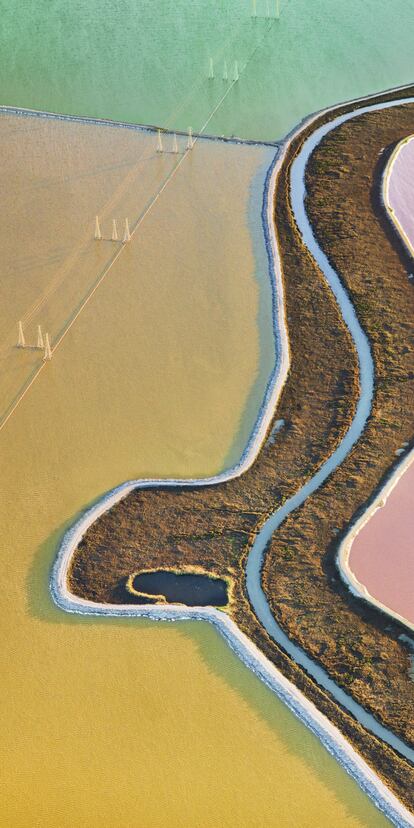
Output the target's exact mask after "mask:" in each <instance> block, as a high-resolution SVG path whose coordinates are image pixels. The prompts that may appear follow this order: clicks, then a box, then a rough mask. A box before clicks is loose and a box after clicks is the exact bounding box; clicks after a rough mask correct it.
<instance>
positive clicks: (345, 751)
mask: <svg viewBox="0 0 414 828" xmlns="http://www.w3.org/2000/svg"><path fill="white" fill-rule="evenodd" d="M402 88H404V87H402ZM369 97H378V96H377V95H373V96H369ZM369 97H368V98H364V99H361V100H369ZM409 100H412V99H407V100H406V101H405V102H408V101H409ZM391 105H397V102H393V103H392V104H391ZM340 106H341V105H338V106H337V107H334V108H333V110H335V109H338V108H339V107H340ZM375 108H383V107H381V105H379V106H376V107H375V106H373V107H370V109H375ZM333 110H329V109H327V110H324V112H328V111H333ZM22 114H24V113H22ZM320 114H321V113H316V114H315V115H314V116H312V117H310V118H309V119H306V120H305V121H304V122H302V124H301V125H300V126H299V128H298V129H297V130H296V131H295V132H293V133H291V134H290V135H289V136H288V139H287V140H286V142H285V144H284V146H283V151H282V153H281V155H280V156H279V158H278V159H277V161H276V164H274V167H273V172H272V176H271V180H270V185H271V186H269V182H267V185H268V186H267V211H266V219H267V225H268V229H270V249H269V245H268V252H269V253H270V252H271V254H272V256H273V267H274V277H275V281H276V284H277V287H278V288H279V291H280V292H279V294H277V295H276V297H275V296H274V304H273V317H274V326H275V331H274V333H275V337H276V340H277V342H278V343H279V347H280V350H279V352H278V353H279V362H280V368H279V374H278V377H277V379H275V381H274V387H273V393H270V394H268V396H267V404H268V406H270V405H271V404H272V400H273V402H274V405H275V404H276V400H277V397H278V395H279V393H280V390H281V388H282V387H283V384H284V381H285V379H286V376H287V372H288V369H289V346H288V338H287V331H286V320H285V313H284V301H283V295H284V294H283V282H282V277H281V270H280V260H279V255H278V250H277V243H276V238H275V234H274V229H273V221H272V213H273V191H274V186H275V180H276V176H277V173H278V171H279V169H280V166H281V163H282V161H283V159H284V156H285V154H286V151H287V149H288V146H289V144H290V142H291V140H293V137H295V136H296V135H297V134H299V133H300V132H301V131H302V130H303V129H304V128H305V127H306V126H307V125H308V124H310V123H312V122H313V121H314V120H315V119H316V118H317V117H318V116H319V115H320ZM49 117H50V116H49ZM258 143H259V142H258ZM281 305H282V307H281ZM275 308H276V309H277V310H275ZM277 320H278V321H279V322H280V323H281V327H280V328H279V327H278V326H277ZM276 388H277V389H278V393H277V394H275V393H274V391H275V390H276ZM268 390H271V389H268ZM263 408H264V405H263V406H262V409H261V412H260V414H259V420H258V426H259V427H258V428H256V430H255V431H254V432H253V435H252V439H251V441H250V442H249V445H248V447H247V448H246V451H245V453H244V455H243V457H242V458H241V461H240V463H239V464H237V466H236V467H235V468H234V469H233V470H229V471H227V472H225V473H223V474H221V475H217V476H216V477H214V478H209V479H204V480H203V479H201V480H185V481H183V480H137V481H130V482H128V483H125V484H123V485H121V486H119V487H117V488H116V489H114V490H113V491H111V492H109V493H108V494H107V495H106V496H105V497H104V498H103V499H102V500H101V501H100V502H99V503H98V504H97V505H96V506H95V507H92V508H91V509H89V510H88V511H87V512H86V513H85V514H84V515H83V516H82V517H81V518H80V519H79V520H78V522H77V523H76V524H75V525H74V526H73V527H72V528H71V529H70V530H68V532H67V533H66V534H65V536H64V538H63V540H62V543H61V546H60V548H59V551H58V555H57V558H56V561H55V565H54V567H53V571H52V575H51V584H50V586H51V593H52V596H53V598H54V600H55V602H56V604H57V605H58V606H59V607H61V608H62V609H64V610H65V611H67V612H72V613H82V614H86V615H97V616H101V615H109V616H113V617H120V616H125V617H141V618H143V617H144V618H150V619H153V620H166V621H178V620H183V621H184V620H204V621H208V622H210V623H211V624H213V626H215V627H216V628H217V629H218V630H219V631H220V632H221V634H222V635H223V636H224V638H225V639H226V641H227V643H228V644H229V646H230V647H231V648H232V649H233V650H234V652H235V653H236V654H237V655H238V656H239V658H240V659H241V660H242V661H243V662H244V663H245V664H246V665H247V666H248V667H250V669H251V670H253V672H254V673H255V674H256V675H257V676H258V677H259V678H261V679H262V681H264V682H265V683H266V684H267V686H269V687H270V688H271V689H272V690H273V691H274V692H276V694H277V695H278V697H279V698H280V699H282V700H283V701H284V702H285V703H286V704H287V706H288V707H289V708H290V709H291V710H292V712H293V713H295V715H296V716H297V717H298V718H299V719H300V720H301V721H302V722H304V724H306V725H307V727H309V728H310V729H311V730H312V732H313V733H315V735H317V736H318V738H319V739H320V741H321V742H322V743H323V744H324V745H325V747H326V748H327V749H328V751H329V752H330V753H331V754H332V755H333V756H335V758H336V759H337V760H338V761H339V762H340V764H341V765H342V766H343V767H344V768H345V770H346V771H347V772H348V773H349V774H350V775H351V776H352V777H353V778H354V779H355V781H357V783H358V784H359V786H360V787H361V788H362V789H363V790H364V791H365V792H366V793H367V794H368V796H370V798H371V799H372V800H373V801H374V802H375V804H376V805H377V807H378V808H379V809H380V810H381V811H383V812H384V813H385V814H386V815H387V817H388V818H389V819H390V820H391V821H392V822H393V823H394V824H395V825H397V826H406V825H410V826H413V825H414V817H413V815H412V814H411V813H410V812H409V811H408V810H407V809H406V808H405V807H404V806H403V805H402V803H401V802H400V801H399V800H398V799H397V798H396V797H395V796H394V794H393V793H392V792H391V791H390V790H389V789H388V788H387V787H386V786H385V785H384V783H383V782H382V780H381V779H380V778H379V777H378V776H377V774H375V772H374V771H373V770H372V769H371V768H370V767H369V765H368V764H367V763H366V762H365V761H364V760H363V759H362V757H361V756H359V754H358V753H357V752H356V751H355V750H354V749H353V747H352V746H351V745H350V743H349V742H348V741H347V740H346V739H345V737H344V736H343V734H342V733H341V732H340V731H339V730H338V729H337V728H336V727H335V726H334V725H332V723H331V722H330V721H329V720H328V719H327V717H325V716H324V715H323V714H322V713H320V712H319V711H318V709H317V708H316V707H315V705H313V704H312V703H311V702H310V701H309V700H308V699H307V698H306V697H305V696H304V695H303V694H302V693H301V692H300V691H299V690H298V689H297V688H296V687H295V685H294V684H292V683H291V682H289V681H287V679H285V677H284V676H283V675H282V674H281V673H280V672H279V671H278V670H277V669H276V668H275V667H274V665H272V664H271V662H269V661H268V660H267V659H266V658H265V656H263V654H262V653H260V651H259V650H258V649H257V648H256V647H255V645H254V644H253V643H252V642H251V641H250V640H249V639H248V638H247V637H246V636H245V635H244V634H243V633H242V632H241V631H240V630H239V629H238V627H237V626H236V625H235V624H234V622H233V621H231V619H229V618H228V617H227V616H225V615H224V614H223V613H220V612H219V611H217V610H215V609H212V608H210V609H207V608H186V609H185V610H183V608H182V607H177V606H174V605H170V606H168V607H154V606H151V607H139V608H138V607H136V606H135V607H134V608H131V605H125V606H122V605H107V604H97V603H96V604H95V603H93V602H90V601H85V600H84V599H80V598H77V597H76V596H74V595H72V594H71V593H70V592H69V590H68V588H67V571H68V567H69V563H70V558H71V556H72V554H73V551H74V550H75V549H76V547H77V545H78V544H79V542H80V540H81V538H82V536H83V534H84V533H85V532H86V530H87V529H88V528H89V526H90V525H91V524H92V523H93V522H94V521H95V520H96V519H97V518H98V517H99V516H100V515H102V514H103V513H104V512H105V511H107V510H108V509H110V508H111V507H112V506H113V505H114V504H115V503H116V502H118V501H119V500H120V499H122V497H125V496H126V495H127V494H128V492H130V491H131V490H132V489H134V488H138V487H141V488H142V487H150V486H155V485H162V486H176V485H178V486H197V485H213V484H216V483H219V482H222V481H223V480H227V479H232V478H234V477H236V476H238V475H240V474H241V473H243V472H244V471H245V470H246V469H247V468H248V467H249V466H250V465H251V464H252V462H253V460H254V456H253V457H252V451H254V447H256V452H258V451H259V448H260V444H261V442H262V441H263V439H264V437H265V434H266V430H267V427H268V425H269V422H270V420H271V417H272V413H273V412H270V416H269V411H266V410H265V411H263ZM266 414H267V415H268V416H266ZM265 421H266V427H264V422H265ZM260 426H261V427H260ZM259 434H261V435H262V436H261V442H260V443H259V442H258V440H259ZM297 649H298V650H299V648H297ZM315 666H316V665H315Z"/></svg>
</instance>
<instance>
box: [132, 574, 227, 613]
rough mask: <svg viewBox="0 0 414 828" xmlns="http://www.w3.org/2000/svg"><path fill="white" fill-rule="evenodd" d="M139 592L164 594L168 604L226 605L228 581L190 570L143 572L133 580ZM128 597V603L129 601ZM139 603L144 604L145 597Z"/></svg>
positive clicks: (189, 605) (156, 594) (194, 605)
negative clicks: (183, 571)
mask: <svg viewBox="0 0 414 828" xmlns="http://www.w3.org/2000/svg"><path fill="white" fill-rule="evenodd" d="M132 586H133V588H134V589H135V590H136V591H137V592H144V593H145V596H147V595H150V596H154V597H155V598H157V596H163V598H165V601H166V603H168V604H177V603H178V604H185V605H186V606H188V607H208V606H212V607H224V606H225V605H226V604H227V603H228V594H227V582H226V581H224V580H223V579H222V578H211V577H210V576H209V575H199V574H194V573H190V572H185V573H181V572H180V573H175V572H169V571H168V570H165V569H157V570H154V571H153V572H140V573H139V574H138V575H136V576H135V578H134V579H133V582H132ZM128 598H129V600H131V596H130V595H129V596H127V597H126V601H125V603H128ZM136 603H141V604H145V603H148V602H147V601H146V597H144V596H143V597H142V600H141V601H139V600H138V601H137V602H136Z"/></svg>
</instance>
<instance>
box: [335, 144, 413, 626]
mask: <svg viewBox="0 0 414 828" xmlns="http://www.w3.org/2000/svg"><path fill="white" fill-rule="evenodd" d="M413 140H414V135H411V136H409V137H406V138H403V139H402V140H401V141H399V143H398V144H397V146H396V147H395V148H394V150H393V152H392V154H391V157H390V159H389V161H388V164H387V165H386V167H385V170H384V173H383V177H382V187H381V197H382V202H383V206H384V209H385V211H386V213H387V215H388V218H389V220H390V222H391V224H392V225H393V226H394V228H395V230H396V231H397V233H398V234H399V235H400V236H401V238H402V240H403V242H404V244H405V247H406V248H407V251H408V253H409V255H410V256H412V257H413V258H414V246H413V244H412V242H411V240H410V238H409V236H408V235H407V233H406V232H405V230H404V228H403V227H402V225H401V223H400V221H399V220H398V218H397V216H396V214H395V212H394V210H393V208H392V207H391V203H390V197H389V187H390V180H391V176H392V172H393V169H394V165H395V162H396V161H397V158H398V156H399V154H400V152H401V151H402V149H403V148H404V147H405V146H406V145H407V144H408V143H410V142H411V141H413ZM413 462H414V449H412V450H411V451H410V452H409V453H408V454H406V456H405V457H403V458H402V460H401V462H400V463H398V465H397V466H396V467H395V470H394V471H393V473H392V475H391V476H390V477H389V478H388V480H387V481H386V482H385V484H384V485H383V486H382V488H381V489H380V490H379V492H378V494H377V496H376V497H375V499H374V500H373V501H372V502H371V503H370V505H369V507H368V508H367V509H366V511H365V512H364V513H363V514H362V515H361V516H360V517H359V518H358V520H356V521H355V522H354V523H353V524H352V526H351V528H350V531H349V532H348V533H347V534H346V535H345V537H344V538H343V540H342V541H341V543H340V545H339V547H338V552H337V564H338V568H339V572H340V575H341V578H342V580H343V581H344V583H345V584H346V585H347V587H348V588H349V590H350V591H351V592H352V594H353V595H355V596H356V597H357V598H362V599H363V600H364V601H366V602H367V603H368V604H372V605H373V606H375V607H376V608H377V609H379V610H381V612H383V613H385V614H386V615H389V616H391V617H392V618H394V619H395V620H396V621H398V622H399V623H400V624H403V625H404V627H406V628H407V629H409V630H410V631H411V632H414V623H413V622H412V621H410V620H409V619H408V618H405V616H403V615H401V614H400V613H398V612H396V611H395V610H392V609H390V608H389V607H388V606H387V605H386V604H384V603H382V602H381V601H379V600H378V598H375V597H374V596H373V595H372V594H371V593H370V592H369V590H368V589H367V587H366V586H365V584H363V583H362V582H361V581H360V580H359V579H358V578H357V577H356V575H355V573H354V572H353V571H352V569H351V566H350V562H349V559H350V556H351V549H352V544H353V542H354V540H355V538H356V537H357V535H358V534H359V533H360V532H361V530H362V529H363V528H364V526H365V525H366V524H367V523H368V521H369V520H370V519H371V517H372V516H373V515H374V514H375V512H376V511H377V509H381V508H383V507H384V506H385V504H386V501H387V498H388V497H389V495H390V494H391V492H392V491H393V489H394V488H395V487H396V485H397V483H398V482H399V480H400V479H401V477H402V476H403V474H405V472H406V471H407V469H408V468H409V467H410V466H411V463H413Z"/></svg>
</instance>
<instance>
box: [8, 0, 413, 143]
mask: <svg viewBox="0 0 414 828" xmlns="http://www.w3.org/2000/svg"><path fill="white" fill-rule="evenodd" d="M269 6H270V9H271V10H273V8H274V7H275V4H274V3H273V2H272V0H270V3H269ZM251 8H252V4H251V2H250V0H227V2H226V3H224V2H222V0H178V2H173V0H157V2H156V3H154V2H153V0H140V1H139V2H137V0H122V2H114V0H88V2H81V0H72V1H71V2H70V3H68V2H66V0H53V2H50V0H37V2H33V0H20V2H19V3H11V2H10V0H0V16H1V21H2V25H1V30H0V50H1V55H2V59H1V64H2V76H1V103H5V104H13V105H14V104H16V105H20V106H26V107H34V108H40V109H52V110H54V111H57V112H69V113H75V114H89V115H92V116H102V117H109V118H115V119H121V120H129V121H133V122H141V123H157V124H160V125H165V126H170V127H174V128H179V127H180V128H183V129H186V128H187V127H188V125H192V126H193V128H194V129H197V130H199V129H201V128H202V127H203V126H204V124H205V123H206V121H207V119H208V118H210V115H211V113H212V112H213V111H214V110H215V109H216V107H218V109H217V112H216V114H215V115H214V116H213V117H212V118H211V120H210V121H209V123H208V125H207V127H206V129H207V131H208V132H211V133H214V134H225V135H232V134H236V135H240V136H242V137H253V138H260V139H274V138H276V137H280V136H282V135H284V134H285V133H286V132H287V131H288V130H289V129H290V128H291V127H292V126H293V125H294V124H295V123H297V122H298V121H299V120H300V119H301V118H302V117H304V116H305V115H307V114H308V113H309V112H312V111H314V110H316V109H318V108H320V107H322V106H325V105H329V104H334V103H337V102H338V101H340V100H343V99H347V98H352V97H357V96H359V95H362V94H367V93H369V92H373V91H377V90H380V89H383V88H386V87H390V86H394V85H399V84H402V83H407V82H410V81H411V80H412V40H413V24H414V8H413V4H412V3H407V2H406V0H394V1H393V2H392V3H390V2H386V0H380V2H375V0H364V2H361V0H347V2H337V0H312V3H309V0H281V15H280V20H275V19H270V20H269V19H265V18H264V16H263V15H264V13H265V12H266V8H267V3H266V0H257V10H258V18H257V19H256V20H253V19H252V17H251ZM210 57H213V59H214V70H215V77H214V79H213V80H209V79H208V77H207V75H208V68H209V58H210ZM236 60H237V61H238V64H239V71H240V81H239V82H238V83H236V84H234V86H233V87H232V88H231V89H230V91H228V88H229V82H226V81H223V79H222V75H223V66H224V61H226V62H227V66H228V74H229V78H230V81H231V78H232V76H233V70H234V61H236ZM226 92H228V94H227V95H226ZM224 95H226V97H225V99H224V101H223V102H222V103H220V101H221V100H222V98H223V96H224Z"/></svg>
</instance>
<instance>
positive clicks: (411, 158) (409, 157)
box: [384, 136, 414, 252]
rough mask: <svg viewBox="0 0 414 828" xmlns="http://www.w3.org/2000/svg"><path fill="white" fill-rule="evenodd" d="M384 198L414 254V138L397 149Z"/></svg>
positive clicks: (391, 163)
mask: <svg viewBox="0 0 414 828" xmlns="http://www.w3.org/2000/svg"><path fill="white" fill-rule="evenodd" d="M384 196H385V204H386V207H387V210H388V213H389V215H390V218H391V219H392V220H393V222H394V224H395V226H396V228H397V230H398V231H399V233H400V234H401V235H402V237H403V239H404V241H405V243H406V244H407V246H408V248H409V249H410V251H411V252H414V136H410V137H408V138H407V139H405V140H404V141H402V142H401V143H400V144H399V145H398V147H397V148H396V151H395V153H394V154H393V156H392V158H391V160H390V164H389V167H388V175H387V174H386V184H385V192H384Z"/></svg>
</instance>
